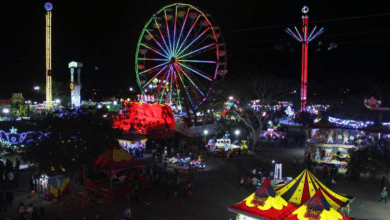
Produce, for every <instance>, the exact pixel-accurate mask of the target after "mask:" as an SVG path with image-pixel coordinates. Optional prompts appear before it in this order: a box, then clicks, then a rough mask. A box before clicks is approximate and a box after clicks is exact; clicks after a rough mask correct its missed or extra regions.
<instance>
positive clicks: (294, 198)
mask: <svg viewBox="0 0 390 220" xmlns="http://www.w3.org/2000/svg"><path fill="white" fill-rule="evenodd" d="M318 189H321V190H322V192H323V194H324V197H325V199H326V201H328V203H329V204H330V206H331V207H332V208H334V209H336V210H337V211H340V209H341V208H342V207H343V206H344V205H345V204H346V203H348V202H349V201H350V200H351V198H348V197H345V196H342V195H339V194H337V193H335V192H333V191H331V190H330V189H329V188H327V187H326V186H325V185H324V184H322V183H321V182H320V181H319V180H318V179H317V178H316V177H315V176H314V175H313V174H312V173H311V172H310V171H308V170H307V169H305V170H304V171H303V172H302V173H301V174H299V175H298V176H297V177H296V178H295V179H293V180H291V181H290V182H288V183H286V184H285V185H283V186H281V187H279V188H276V189H275V191H276V193H277V194H278V195H280V196H281V197H283V198H284V199H285V200H286V201H287V202H290V203H292V204H294V205H298V206H301V205H303V204H304V203H306V202H307V201H309V199H310V198H312V197H313V196H314V194H315V193H316V191H317V190H318Z"/></svg>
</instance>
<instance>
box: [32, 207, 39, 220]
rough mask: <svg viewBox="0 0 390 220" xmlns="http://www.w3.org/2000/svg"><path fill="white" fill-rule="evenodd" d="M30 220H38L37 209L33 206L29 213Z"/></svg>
mask: <svg viewBox="0 0 390 220" xmlns="http://www.w3.org/2000/svg"><path fill="white" fill-rule="evenodd" d="M31 220H38V211H37V207H33V211H32V213H31Z"/></svg>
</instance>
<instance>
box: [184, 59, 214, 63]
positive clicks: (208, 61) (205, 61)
mask: <svg viewBox="0 0 390 220" xmlns="http://www.w3.org/2000/svg"><path fill="white" fill-rule="evenodd" d="M177 62H190V63H191V62H192V63H217V62H216V61H210V60H177Z"/></svg>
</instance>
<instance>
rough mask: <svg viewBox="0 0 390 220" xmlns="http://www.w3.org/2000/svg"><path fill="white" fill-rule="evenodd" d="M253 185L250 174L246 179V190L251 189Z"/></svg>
mask: <svg viewBox="0 0 390 220" xmlns="http://www.w3.org/2000/svg"><path fill="white" fill-rule="evenodd" d="M250 185H251V177H250V176H249V174H247V175H246V179H245V187H246V189H249V187H250Z"/></svg>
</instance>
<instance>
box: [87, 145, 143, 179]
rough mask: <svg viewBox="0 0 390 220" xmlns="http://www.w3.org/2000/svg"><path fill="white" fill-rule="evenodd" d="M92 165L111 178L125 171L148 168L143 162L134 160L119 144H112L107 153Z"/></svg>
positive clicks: (101, 155)
mask: <svg viewBox="0 0 390 220" xmlns="http://www.w3.org/2000/svg"><path fill="white" fill-rule="evenodd" d="M92 164H93V165H94V166H95V167H97V168H98V169H99V170H100V171H103V172H104V173H106V174H108V175H110V176H111V175H115V174H116V173H118V172H120V171H122V170H125V169H130V168H135V167H140V168H145V167H146V165H145V164H144V163H143V162H142V161H141V160H137V159H135V158H133V157H132V156H131V155H130V154H129V153H127V151H125V150H124V149H123V148H122V147H120V146H119V143H118V142H115V143H112V144H110V145H109V147H108V148H107V150H106V151H104V152H103V153H101V154H100V155H99V156H97V157H96V158H95V159H94V160H92Z"/></svg>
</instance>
